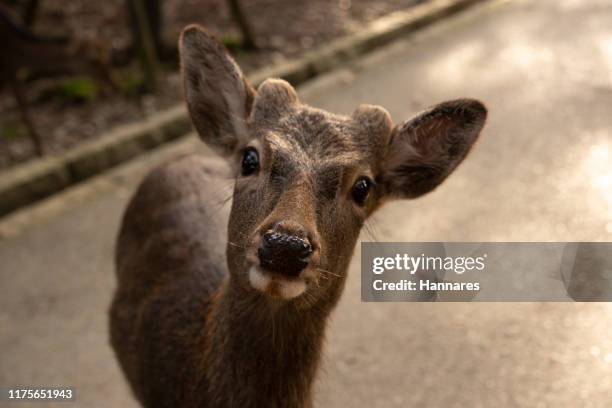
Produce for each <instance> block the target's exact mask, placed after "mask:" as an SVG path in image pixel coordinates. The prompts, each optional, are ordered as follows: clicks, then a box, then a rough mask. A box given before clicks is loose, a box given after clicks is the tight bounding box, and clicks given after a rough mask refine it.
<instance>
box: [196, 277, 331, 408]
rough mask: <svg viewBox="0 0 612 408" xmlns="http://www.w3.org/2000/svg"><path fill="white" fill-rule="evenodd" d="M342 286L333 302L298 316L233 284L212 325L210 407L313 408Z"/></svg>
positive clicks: (208, 372) (224, 293)
mask: <svg viewBox="0 0 612 408" xmlns="http://www.w3.org/2000/svg"><path fill="white" fill-rule="evenodd" d="M341 286H342V285H341V284H340V285H339V287H338V288H337V290H336V291H337V292H338V293H337V295H335V296H333V298H335V299H334V300H333V301H330V300H329V298H328V299H327V300H326V301H325V302H320V303H318V304H315V305H313V306H312V307H310V308H308V309H304V310H298V309H297V308H296V307H295V306H294V305H292V304H291V303H281V302H278V303H275V302H271V301H270V299H266V298H264V297H263V296H262V295H261V294H258V293H255V292H254V291H253V290H249V289H247V288H244V287H242V286H241V285H240V284H239V283H237V282H235V280H233V279H231V278H230V279H229V281H227V282H226V284H225V285H224V287H223V288H222V289H221V291H220V294H219V296H218V298H217V301H216V302H215V305H214V306H213V310H212V311H211V314H210V316H209V320H208V322H207V332H208V336H206V337H207V341H208V343H207V347H206V349H207V352H206V357H205V365H206V380H205V382H206V384H207V385H206V389H207V391H206V394H207V398H206V399H207V401H208V402H209V403H210V402H211V401H213V402H214V403H213V405H212V406H215V407H216V406H223V407H262V406H266V407H279V408H280V407H286V408H298V407H300V408H301V407H310V406H312V399H311V394H312V393H311V389H312V384H313V381H314V378H315V373H316V370H317V367H318V365H319V361H320V356H321V348H322V343H323V338H324V334H325V327H326V321H327V317H328V316H329V313H330V312H331V310H332V309H333V306H334V305H335V303H336V300H337V298H338V297H339V295H340V292H341V291H342V287H341ZM215 403H216V405H215Z"/></svg>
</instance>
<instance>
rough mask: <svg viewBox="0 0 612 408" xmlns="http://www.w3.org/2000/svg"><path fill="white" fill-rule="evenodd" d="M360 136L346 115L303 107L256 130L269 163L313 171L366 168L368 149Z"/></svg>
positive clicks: (368, 160)
mask: <svg viewBox="0 0 612 408" xmlns="http://www.w3.org/2000/svg"><path fill="white" fill-rule="evenodd" d="M364 137H365V135H362V134H360V129H359V128H358V127H357V126H355V124H354V123H353V121H352V120H351V119H350V118H345V117H341V116H337V115H332V114H328V113H326V112H321V111H318V110H315V109H314V108H309V107H307V108H303V109H301V110H299V111H296V112H293V113H292V114H290V115H287V116H286V117H284V118H283V119H282V120H279V121H278V123H276V124H275V126H273V127H272V128H269V129H265V130H263V131H260V132H259V138H258V142H259V143H260V144H261V146H262V150H263V156H264V161H266V162H269V164H270V163H274V165H275V166H277V167H281V168H282V167H291V168H294V169H301V170H310V171H316V170H318V169H321V168H330V169H331V168H343V167H344V168H355V167H367V166H368V165H369V162H370V161H371V159H372V157H371V156H372V151H371V150H372V149H371V147H370V146H369V144H368V143H363V140H362V139H363V138H364ZM270 165H271V164H270Z"/></svg>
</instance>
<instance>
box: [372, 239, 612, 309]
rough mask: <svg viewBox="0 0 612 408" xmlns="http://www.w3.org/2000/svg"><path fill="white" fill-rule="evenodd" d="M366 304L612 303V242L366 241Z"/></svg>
mask: <svg viewBox="0 0 612 408" xmlns="http://www.w3.org/2000/svg"><path fill="white" fill-rule="evenodd" d="M361 298H362V300H363V301H366V302H397V301H405V302H420V301H459V302H464V301H493V302H495V301H503V302H513V301H519V302H520V301H527V302H529V301H540V302H563V301H585V302H589V301H593V302H595V301H597V302H607V301H612V243H607V242H552V243H551V242H495V243H491V242H470V243H456V242H453V243H449V242H427V243H381V242H364V243H362V244H361Z"/></svg>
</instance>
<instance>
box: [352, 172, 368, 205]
mask: <svg viewBox="0 0 612 408" xmlns="http://www.w3.org/2000/svg"><path fill="white" fill-rule="evenodd" d="M371 188H372V181H371V180H370V179H369V178H367V177H361V178H359V179H357V181H356V182H355V184H353V189H352V190H351V195H352V196H353V200H354V201H355V203H357V204H358V205H364V204H365V202H366V200H367V198H368V195H369V194H370V189H371Z"/></svg>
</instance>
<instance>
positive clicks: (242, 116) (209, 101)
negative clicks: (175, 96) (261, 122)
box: [179, 25, 255, 156]
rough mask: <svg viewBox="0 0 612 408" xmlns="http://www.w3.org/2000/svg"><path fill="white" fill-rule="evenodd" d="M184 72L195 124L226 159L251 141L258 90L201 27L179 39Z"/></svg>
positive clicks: (188, 100) (182, 71) (192, 28)
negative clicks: (248, 123) (249, 121)
mask: <svg viewBox="0 0 612 408" xmlns="http://www.w3.org/2000/svg"><path fill="white" fill-rule="evenodd" d="M179 49H180V54H181V73H182V77H183V88H184V93H185V99H186V101H187V107H188V109H189V114H190V115H191V121H192V122H193V124H194V126H195V128H196V130H197V131H198V134H199V135H200V138H202V140H204V142H206V143H207V144H208V145H209V146H210V147H211V148H213V149H214V150H216V151H217V152H218V153H219V154H221V155H223V156H229V155H231V154H232V153H233V152H234V151H235V150H236V149H238V148H239V147H240V146H242V145H244V144H246V143H247V141H248V134H247V127H246V119H247V118H248V116H249V114H250V111H251V106H252V105H253V98H254V96H255V91H254V90H253V88H252V87H251V86H250V85H249V83H248V82H247V80H246V79H245V78H244V76H243V75H242V72H241V71H240V68H239V67H238V65H237V64H236V62H235V61H234V60H233V59H232V57H230V55H229V54H228V53H227V51H226V50H225V48H224V47H223V45H221V44H220V43H219V42H218V41H217V40H216V39H215V38H214V37H212V36H211V35H210V34H208V33H207V32H206V31H204V29H203V28H201V27H199V26H197V25H191V26H188V27H186V28H185V29H184V30H183V32H182V34H181V38H180V40H179Z"/></svg>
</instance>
